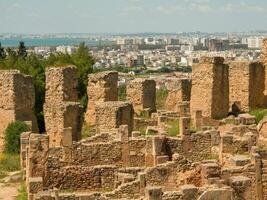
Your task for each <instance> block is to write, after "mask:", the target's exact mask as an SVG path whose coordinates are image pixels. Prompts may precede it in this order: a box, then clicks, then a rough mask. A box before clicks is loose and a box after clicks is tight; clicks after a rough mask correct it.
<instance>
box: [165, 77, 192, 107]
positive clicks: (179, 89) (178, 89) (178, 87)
mask: <svg viewBox="0 0 267 200" xmlns="http://www.w3.org/2000/svg"><path fill="white" fill-rule="evenodd" d="M191 83H192V81H191V79H173V80H171V81H170V82H168V84H167V90H168V96H167V99H166V102H165V109H166V110H171V111H178V110H177V109H178V108H177V106H178V104H181V103H183V102H184V101H190V96H191Z"/></svg>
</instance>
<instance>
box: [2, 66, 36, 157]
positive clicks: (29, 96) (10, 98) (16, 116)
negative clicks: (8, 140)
mask: <svg viewBox="0 0 267 200" xmlns="http://www.w3.org/2000/svg"><path fill="white" fill-rule="evenodd" d="M0 94H1V95H0V152H1V151H2V150H3V143H4V141H3V140H4V131H5V129H6V128H7V126H8V124H9V123H11V122H12V121H16V120H19V121H29V122H31V125H32V130H33V131H34V132H38V126H37V121H36V117H35V115H34V113H33V108H34V104H35V90H34V85H33V80H32V78H31V77H30V76H26V75H24V74H22V73H20V72H19V71H18V70H1V71H0Z"/></svg>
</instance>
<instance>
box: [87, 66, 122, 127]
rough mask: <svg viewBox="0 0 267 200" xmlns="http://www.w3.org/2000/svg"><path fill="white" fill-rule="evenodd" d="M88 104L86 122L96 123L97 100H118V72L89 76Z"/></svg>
mask: <svg viewBox="0 0 267 200" xmlns="http://www.w3.org/2000/svg"><path fill="white" fill-rule="evenodd" d="M87 95H88V105H87V112H86V115H85V121H86V123H88V124H90V125H94V124H95V123H96V115H95V104H96V103H97V102H106V101H117V100H118V72H113V71H108V72H100V73H97V74H92V75H89V76H88V86H87Z"/></svg>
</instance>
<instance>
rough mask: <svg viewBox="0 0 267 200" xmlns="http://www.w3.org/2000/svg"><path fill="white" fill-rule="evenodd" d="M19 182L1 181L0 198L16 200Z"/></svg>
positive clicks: (2, 199)
mask: <svg viewBox="0 0 267 200" xmlns="http://www.w3.org/2000/svg"><path fill="white" fill-rule="evenodd" d="M19 185H20V184H19V183H0V199H1V200H14V199H16V197H17V196H18V189H19Z"/></svg>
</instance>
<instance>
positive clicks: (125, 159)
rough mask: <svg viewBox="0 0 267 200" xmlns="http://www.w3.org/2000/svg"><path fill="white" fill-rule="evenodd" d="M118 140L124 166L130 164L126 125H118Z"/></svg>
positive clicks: (128, 136) (128, 135)
mask: <svg viewBox="0 0 267 200" xmlns="http://www.w3.org/2000/svg"><path fill="white" fill-rule="evenodd" d="M119 135H120V140H121V142H122V160H123V163H124V166H126V167H128V166H130V148H129V138H130V137H131V136H130V134H129V128H128V125H121V126H120V127H119Z"/></svg>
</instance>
